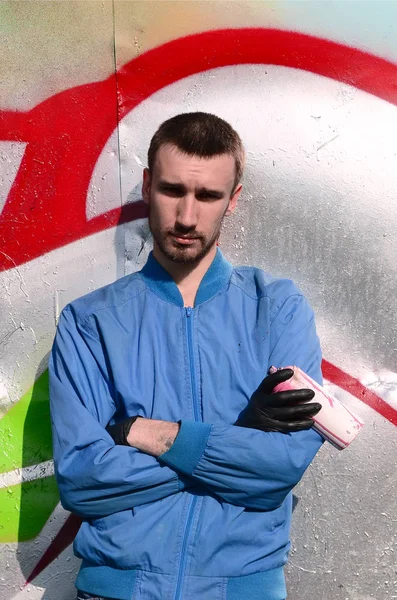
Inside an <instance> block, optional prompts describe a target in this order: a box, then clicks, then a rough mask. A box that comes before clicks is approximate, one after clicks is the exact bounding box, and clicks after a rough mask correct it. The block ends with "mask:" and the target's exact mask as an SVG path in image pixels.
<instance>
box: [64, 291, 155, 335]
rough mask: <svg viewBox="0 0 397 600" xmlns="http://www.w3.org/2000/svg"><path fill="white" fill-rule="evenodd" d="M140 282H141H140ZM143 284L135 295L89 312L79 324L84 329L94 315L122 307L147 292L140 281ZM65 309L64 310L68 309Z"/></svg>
mask: <svg viewBox="0 0 397 600" xmlns="http://www.w3.org/2000/svg"><path fill="white" fill-rule="evenodd" d="M141 281H142V280H141ZM142 283H143V287H142V288H141V289H140V290H138V291H137V292H136V293H135V294H132V295H131V296H128V298H124V299H123V300H120V301H119V302H113V303H109V304H107V305H106V306H101V307H100V308H98V309H96V310H93V311H91V312H90V313H89V314H87V315H85V316H84V317H82V318H81V320H80V319H79V322H80V324H81V325H82V326H83V327H84V326H85V324H86V323H87V322H88V320H89V319H90V318H91V317H93V316H94V315H96V314H97V313H99V312H101V311H103V310H107V309H108V308H113V307H114V308H116V307H119V306H122V305H123V304H126V303H127V302H129V301H130V300H133V299H134V298H136V297H137V296H139V295H140V294H141V293H142V292H144V291H147V286H146V284H145V283H144V282H143V281H142ZM71 305H72V303H70V304H69V305H68V307H71ZM68 307H66V308H68Z"/></svg>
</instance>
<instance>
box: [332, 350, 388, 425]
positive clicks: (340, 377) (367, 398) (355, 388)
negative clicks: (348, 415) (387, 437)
mask: <svg viewBox="0 0 397 600" xmlns="http://www.w3.org/2000/svg"><path fill="white" fill-rule="evenodd" d="M322 370H323V375H324V377H325V379H328V381H330V382H331V383H334V384H335V385H337V386H338V387H340V388H341V389H342V390H345V391H346V392H349V394H352V395H353V396H355V397H356V398H358V399H359V400H361V402H364V404H366V405H367V406H370V407H371V408H372V409H373V410H376V412H378V413H379V414H380V415H382V417H384V418H385V419H387V420H388V421H390V423H392V424H393V425H395V426H396V427H397V410H396V409H394V408H393V407H392V406H390V404H388V403H387V402H385V401H384V400H383V399H382V398H380V396H378V395H377V394H375V392H373V391H372V390H370V389H368V388H367V387H365V385H363V384H362V383H361V382H360V381H359V380H358V379H356V378H355V377H352V376H351V375H349V374H348V373H345V371H342V369H340V368H339V367H337V366H335V365H333V364H331V363H330V362H328V361H327V360H323V362H322Z"/></svg>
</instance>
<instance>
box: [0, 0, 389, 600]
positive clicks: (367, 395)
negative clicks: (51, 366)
mask: <svg viewBox="0 0 397 600" xmlns="http://www.w3.org/2000/svg"><path fill="white" fill-rule="evenodd" d="M0 23H1V27H2V36H1V38H0V52H1V56H2V61H1V63H0V74H1V76H0V271H1V273H0V281H1V288H0V289H1V291H0V315H1V319H0V439H1V444H0V571H1V576H0V597H1V598H2V599H4V600H10V599H11V598H15V599H20V600H25V599H27V598H30V599H32V600H38V599H41V598H43V599H46V600H55V598H56V599H57V600H70V599H72V598H73V597H74V585H73V582H74V577H75V574H76V571H77V569H78V560H77V559H76V558H74V557H73V553H72V549H71V545H70V544H71V542H72V540H73V538H74V535H75V533H76V531H77V529H78V527H79V522H78V520H77V519H76V518H75V517H73V516H71V515H69V514H68V513H67V512H66V511H64V510H63V509H62V507H61V506H60V504H59V496H58V492H57V488H56V484H55V479H54V470H53V463H52V450H51V432H50V421H49V409H48V387H47V382H48V376H47V358H48V353H49V351H50V348H51V344H52V339H53V336H54V333H55V328H56V324H57V320H58V317H59V314H60V311H61V310H62V308H63V307H64V306H65V305H66V304H67V303H68V302H69V301H70V300H72V299H73V298H76V297H78V296H80V295H82V294H85V293H87V292H88V291H90V290H92V289H95V288H97V287H100V286H102V285H104V284H106V283H109V282H111V281H114V280H115V279H116V278H118V277H120V276H123V275H124V274H126V273H130V272H133V271H135V270H137V269H139V268H140V267H141V266H142V265H143V264H144V262H145V260H146V257H147V255H148V252H149V251H150V247H151V242H150V236H149V232H148V228H147V223H146V219H145V217H146V213H145V208H144V205H143V203H142V201H141V196H140V186H141V178H142V169H143V167H144V166H145V164H146V151H147V147H148V144H149V140H150V138H151V135H152V134H153V132H154V130H155V129H156V127H157V126H158V125H159V123H160V122H162V121H163V120H164V119H166V118H167V117H170V116H172V115H174V114H176V113H178V112H186V111H193V110H205V111H210V112H214V113H216V114H219V115H220V116H222V117H224V118H226V119H227V120H229V121H230V122H231V123H232V125H233V126H234V127H235V128H236V129H237V130H238V131H239V133H240V134H241V136H242V138H243V141H244V144H245V146H246V149H247V169H246V174H245V179H244V194H243V196H242V199H241V202H240V206H239V208H238V210H237V212H236V213H235V214H234V215H233V217H232V218H230V219H229V220H228V222H227V223H226V224H225V227H224V231H223V234H222V238H221V248H222V250H223V252H224V253H225V255H226V257H227V258H228V259H229V260H230V261H231V262H232V263H234V264H253V265H257V266H259V267H262V268H264V269H265V270H267V271H270V272H272V273H273V274H274V275H276V276H286V277H290V278H293V279H294V280H295V281H296V282H297V283H298V285H299V286H300V287H301V289H302V290H303V291H304V292H305V294H306V295H307V297H308V298H309V299H310V301H311V303H312V305H313V306H314V308H315V311H316V315H317V323H318V330H319V334H320V338H321V341H322V346H323V354H324V363H323V372H324V376H325V379H326V385H327V387H328V389H329V390H330V391H331V392H332V393H333V394H334V395H335V396H336V397H338V398H339V399H341V401H342V402H344V403H345V404H346V405H347V406H348V407H349V408H351V409H352V410H353V411H354V412H355V413H356V414H357V415H358V416H360V417H361V418H362V419H363V420H364V421H365V428H364V430H363V432H362V433H361V434H360V436H359V437H358V438H357V440H356V441H355V442H354V443H353V444H352V446H351V447H349V448H348V449H346V450H344V451H343V452H338V451H337V450H336V449H334V448H333V447H331V446H330V445H329V444H325V445H324V446H323V448H322V449H321V451H320V453H319V455H318V457H317V458H316V460H315V462H314V463H313V465H312V466H311V468H310V469H309V471H308V473H307V474H306V475H305V477H304V480H303V481H302V482H301V484H300V485H299V486H298V487H297V488H296V490H295V510H294V524H293V530H292V548H291V554H290V562H289V565H288V568H287V577H288V587H289V594H290V598H292V599H293V600H312V599H313V598H318V599H319V600H369V599H376V600H386V599H389V598H390V599H392V598H397V567H396V564H397V563H396V555H397V527H396V523H397V501H396V496H397V475H396V473H397V469H396V466H397V465H396V463H397V459H396V456H397V437H396V426H397V326H396V313H397V296H396V293H395V290H396V286H397V240H396V232H397V204H396V198H395V195H396V189H397V169H396V161H397V145H396V139H397V27H396V23H397V2H395V1H393V0H391V1H388V2H383V1H376V0H373V1H360V0H357V1H354V2H353V1H352V2H350V1H349V0H345V1H344V2H334V1H331V0H330V1H316V0H313V1H303V0H302V1H277V2H273V1H267V0H263V1H261V2H251V1H246V2H238V1H235V2H224V1H215V2H212V1H197V2H196V1H192V2H190V1H187V2H172V1H170V2H168V1H166V2H163V1H157V2H156V1H154V2H152V1H150V0H148V1H146V2H135V1H123V0H115V1H114V2H110V1H104V2H102V1H101V2H100V1H96V0H92V1H90V2H82V1H68V2H57V1H55V0H54V1H49V2H44V1H41V0H35V1H34V2H24V1H14V2H3V3H1V4H0Z"/></svg>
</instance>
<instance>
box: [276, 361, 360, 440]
mask: <svg viewBox="0 0 397 600" xmlns="http://www.w3.org/2000/svg"><path fill="white" fill-rule="evenodd" d="M282 368H283V369H292V370H293V371H294V374H293V376H292V377H291V378H290V379H287V381H284V382H282V383H279V384H278V385H276V387H275V388H274V389H273V392H282V391H284V390H297V389H302V388H306V389H307V388H308V389H311V390H313V391H314V392H315V396H314V398H313V400H311V402H318V403H319V404H321V410H320V412H318V413H317V414H316V415H315V416H314V417H312V418H313V421H314V425H313V427H314V429H316V430H317V431H318V432H319V433H320V434H321V435H322V436H323V437H324V438H325V439H326V440H328V441H329V442H331V444H333V445H334V446H336V448H338V449H339V450H343V448H346V446H348V445H349V444H351V442H352V441H353V440H354V438H355V437H356V436H357V435H358V433H359V431H360V429H361V428H362V427H363V426H364V423H363V422H362V421H360V419H358V418H357V417H356V416H355V415H353V413H351V412H350V410H348V409H347V408H346V407H345V406H343V405H342V404H341V403H340V402H339V401H338V400H336V398H333V397H332V396H330V395H329V394H327V393H326V392H325V390H324V388H322V387H321V386H320V385H319V384H318V383H317V382H316V381H314V380H313V379H312V378H311V377H309V375H306V373H304V371H302V370H301V369H300V368H299V367H282ZM276 371H277V369H276V367H271V368H270V371H269V372H270V373H275V372H276Z"/></svg>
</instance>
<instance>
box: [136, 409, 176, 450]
mask: <svg viewBox="0 0 397 600" xmlns="http://www.w3.org/2000/svg"><path fill="white" fill-rule="evenodd" d="M178 432H179V424H178V423H172V422H170V421H160V420H156V419H143V418H139V419H137V420H136V421H135V423H134V424H133V425H132V426H131V428H130V431H129V433H128V435H127V442H128V444H129V445H130V446H132V447H133V448H136V449H137V450H140V451H141V452H144V453H145V454H150V455H151V456H155V457H158V456H160V455H161V454H164V453H165V452H167V451H168V450H169V449H170V448H171V446H172V444H173V443H174V442H175V439H176V437H177V435H178Z"/></svg>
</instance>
